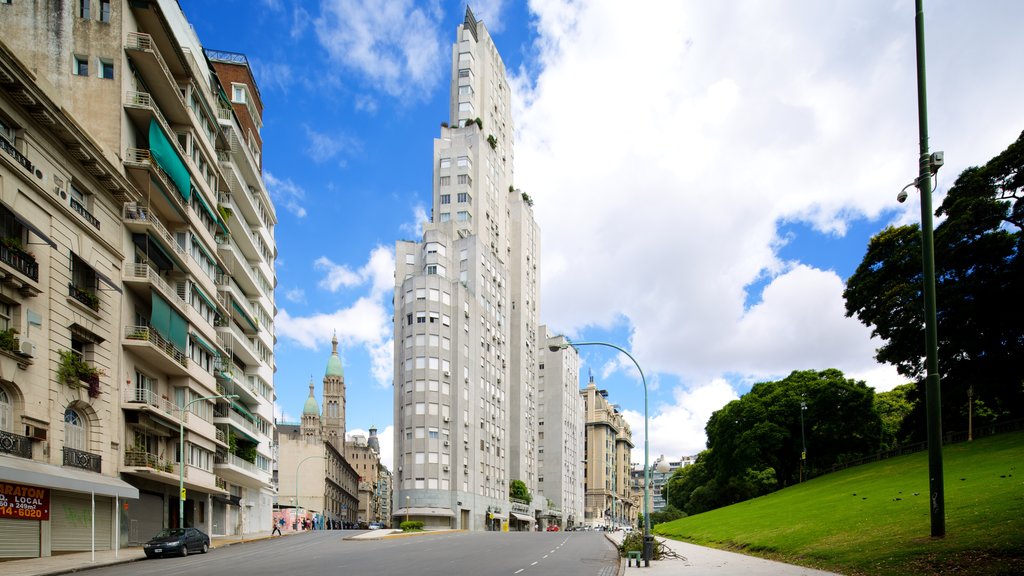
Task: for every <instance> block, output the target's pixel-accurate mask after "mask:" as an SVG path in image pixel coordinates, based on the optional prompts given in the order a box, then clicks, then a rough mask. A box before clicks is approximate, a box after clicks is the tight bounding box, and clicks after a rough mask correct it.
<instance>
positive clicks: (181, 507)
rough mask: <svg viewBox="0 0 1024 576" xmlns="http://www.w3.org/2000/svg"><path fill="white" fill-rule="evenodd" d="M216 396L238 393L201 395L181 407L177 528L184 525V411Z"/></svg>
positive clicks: (227, 396)
mask: <svg viewBox="0 0 1024 576" xmlns="http://www.w3.org/2000/svg"><path fill="white" fill-rule="evenodd" d="M218 398H226V399H234V398H238V394H220V395H218V396H203V397H202V398H196V399H195V400H191V401H189V402H187V403H186V404H185V406H184V407H182V408H181V419H180V421H179V422H178V528H184V527H185V412H187V411H188V407H189V406H191V405H193V404H195V403H196V402H199V401H200V400H216V399H218Z"/></svg>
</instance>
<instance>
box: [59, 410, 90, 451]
mask: <svg viewBox="0 0 1024 576" xmlns="http://www.w3.org/2000/svg"><path fill="white" fill-rule="evenodd" d="M85 446H86V426H85V418H82V415H81V414H79V413H78V411H77V410H75V409H74V408H68V409H67V410H65V411H64V447H65V448H74V449H75V450H85Z"/></svg>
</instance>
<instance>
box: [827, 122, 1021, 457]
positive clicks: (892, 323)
mask: <svg viewBox="0 0 1024 576" xmlns="http://www.w3.org/2000/svg"><path fill="white" fill-rule="evenodd" d="M1022 168H1024V133H1022V134H1021V136H1020V138H1018V140H1017V141H1016V142H1014V143H1013V144H1011V145H1010V147H1009V148H1007V149H1006V150H1005V151H1003V152H1002V153H1001V154H999V155H998V156H996V157H995V158H993V159H992V160H990V161H989V162H988V163H987V164H985V166H982V167H980V168H978V167H975V168H968V169H967V170H964V171H963V172H962V173H961V174H960V176H959V177H958V178H957V180H956V182H955V183H954V185H953V186H952V187H951V188H950V189H949V192H948V194H947V195H946V198H945V199H944V200H943V202H942V204H941V205H940V206H939V208H938V210H936V216H938V217H940V218H944V220H942V221H941V222H940V223H939V225H938V226H936V227H935V266H936V300H937V319H938V336H939V356H938V358H939V374H940V377H941V380H942V392H941V394H942V408H943V410H942V419H943V427H944V428H945V429H953V430H957V429H958V430H963V429H966V427H967V411H968V390H969V389H971V392H972V393H973V398H974V406H973V410H974V411H975V415H976V416H980V418H981V421H982V422H984V421H985V420H986V419H987V420H994V419H1009V418H1019V417H1021V416H1022V415H1024V412H1022V408H1024V379H1022V377H1021V371H1020V369H1019V365H1020V361H1019V359H1020V358H1021V357H1022V352H1024V323H1022V320H1024V306H1022V305H1021V295H1022V294H1024V282H1022V280H1024V262H1022V260H1021V248H1022V242H1024V239H1022V235H1021V227H1022V224H1024V203H1021V202H1020V201H1019V200H1020V198H1021V195H1022V193H1024V170H1022ZM921 286H922V271H921V231H920V227H919V226H917V225H912V226H900V227H890V228H887V229H885V230H883V231H882V232H880V233H879V234H878V235H876V236H875V237H874V238H872V239H871V242H870V244H869V245H868V249H867V253H866V254H865V256H864V260H863V261H862V262H861V264H860V266H859V267H858V268H857V271H856V272H855V273H854V274H853V276H851V277H850V279H849V280H848V281H847V286H846V291H845V293H844V296H845V298H846V311H847V316H854V315H856V317H857V319H859V320H860V321H861V322H863V323H864V324H866V325H868V326H870V327H871V328H872V333H873V335H875V336H878V337H879V338H880V339H881V340H882V346H881V347H879V348H878V351H877V354H876V358H877V359H878V360H879V361H880V362H886V363H889V364H892V365H894V366H895V367H896V369H897V370H898V371H899V373H900V374H902V375H904V376H907V377H908V378H910V379H913V380H915V381H916V383H917V386H916V389H915V390H913V391H912V393H911V394H909V395H908V397H909V399H910V400H911V401H913V402H916V403H915V404H914V406H915V407H914V410H913V412H911V414H910V416H908V418H907V419H906V420H905V421H904V432H903V433H904V435H906V436H908V437H909V438H914V439H922V438H923V435H924V425H923V411H924V402H923V399H924V372H925V368H924V358H923V357H924V355H925V354H924V352H925V351H924V310H923V309H924V305H923V296H922V289H921Z"/></svg>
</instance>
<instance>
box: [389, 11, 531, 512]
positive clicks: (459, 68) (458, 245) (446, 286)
mask: <svg viewBox="0 0 1024 576" xmlns="http://www.w3.org/2000/svg"><path fill="white" fill-rule="evenodd" d="M511 100H512V94H511V88H510V86H509V84H508V80H507V78H506V74H505V67H504V64H503V63H502V60H501V56H500V55H499V54H498V51H497V49H496V48H495V45H494V42H493V41H492V40H491V37H490V35H489V33H488V32H487V28H486V26H484V24H483V23H482V22H478V21H477V20H476V19H475V18H474V17H473V14H472V12H471V11H469V10H468V9H467V10H466V16H465V20H464V21H463V23H462V24H461V25H459V27H458V30H457V32H456V41H455V43H454V44H453V46H452V55H451V98H450V120H449V122H445V123H443V124H442V126H441V134H440V136H439V137H438V138H436V139H435V140H434V158H433V165H434V171H433V203H432V204H433V209H432V217H431V221H430V222H428V223H426V224H425V225H424V227H423V228H424V233H423V238H422V241H420V242H411V241H401V242H398V243H397V245H396V247H395V254H396V258H395V260H396V270H395V298H394V302H395V317H394V327H395V337H394V342H395V367H394V389H395V414H394V422H395V450H394V453H395V468H396V470H395V490H394V496H393V498H392V501H393V504H394V510H393V513H392V515H393V518H394V521H395V523H396V524H397V523H398V522H401V521H402V520H405V519H406V518H409V519H410V520H420V521H423V522H424V524H425V526H427V527H428V528H431V527H443V528H459V529H466V530H484V529H491V530H498V529H501V528H502V527H503V525H505V524H507V522H508V521H509V518H510V516H509V513H510V503H509V497H508V491H509V484H510V483H511V481H512V480H513V479H517V478H516V476H520V475H521V476H524V477H523V478H520V479H522V480H523V481H524V482H526V484H527V486H528V487H529V488H531V489H535V488H536V454H535V442H536V440H535V438H536V436H535V431H536V422H537V413H536V399H535V394H536V380H535V379H536V370H537V365H536V357H535V355H536V348H537V342H538V340H537V321H536V318H537V314H538V313H539V306H538V298H539V295H538V283H537V270H538V269H539V263H538V258H539V251H540V246H539V231H538V229H537V226H536V223H535V222H534V221H533V210H532V207H531V206H532V202H531V201H530V199H529V197H528V196H526V195H525V194H523V193H522V192H521V191H518V190H516V189H515V188H514V185H513V182H512V173H513V170H512V166H513V163H514V153H513V149H512V140H513V129H514V127H513V123H512V111H511ZM513 460H514V462H513Z"/></svg>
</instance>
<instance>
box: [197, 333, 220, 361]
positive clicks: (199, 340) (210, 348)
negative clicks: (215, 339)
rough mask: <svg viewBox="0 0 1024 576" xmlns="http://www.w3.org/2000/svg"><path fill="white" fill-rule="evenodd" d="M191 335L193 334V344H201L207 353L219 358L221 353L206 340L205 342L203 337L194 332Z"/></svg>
mask: <svg viewBox="0 0 1024 576" xmlns="http://www.w3.org/2000/svg"><path fill="white" fill-rule="evenodd" d="M191 334H192V341H193V342H195V343H196V344H199V345H200V346H202V347H203V348H206V351H207V352H209V353H210V354H212V355H214V356H219V355H220V352H217V350H215V349H214V348H213V346H210V343H209V342H207V341H206V340H203V337H202V336H200V335H199V334H196V333H195V332H192V333H191Z"/></svg>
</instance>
